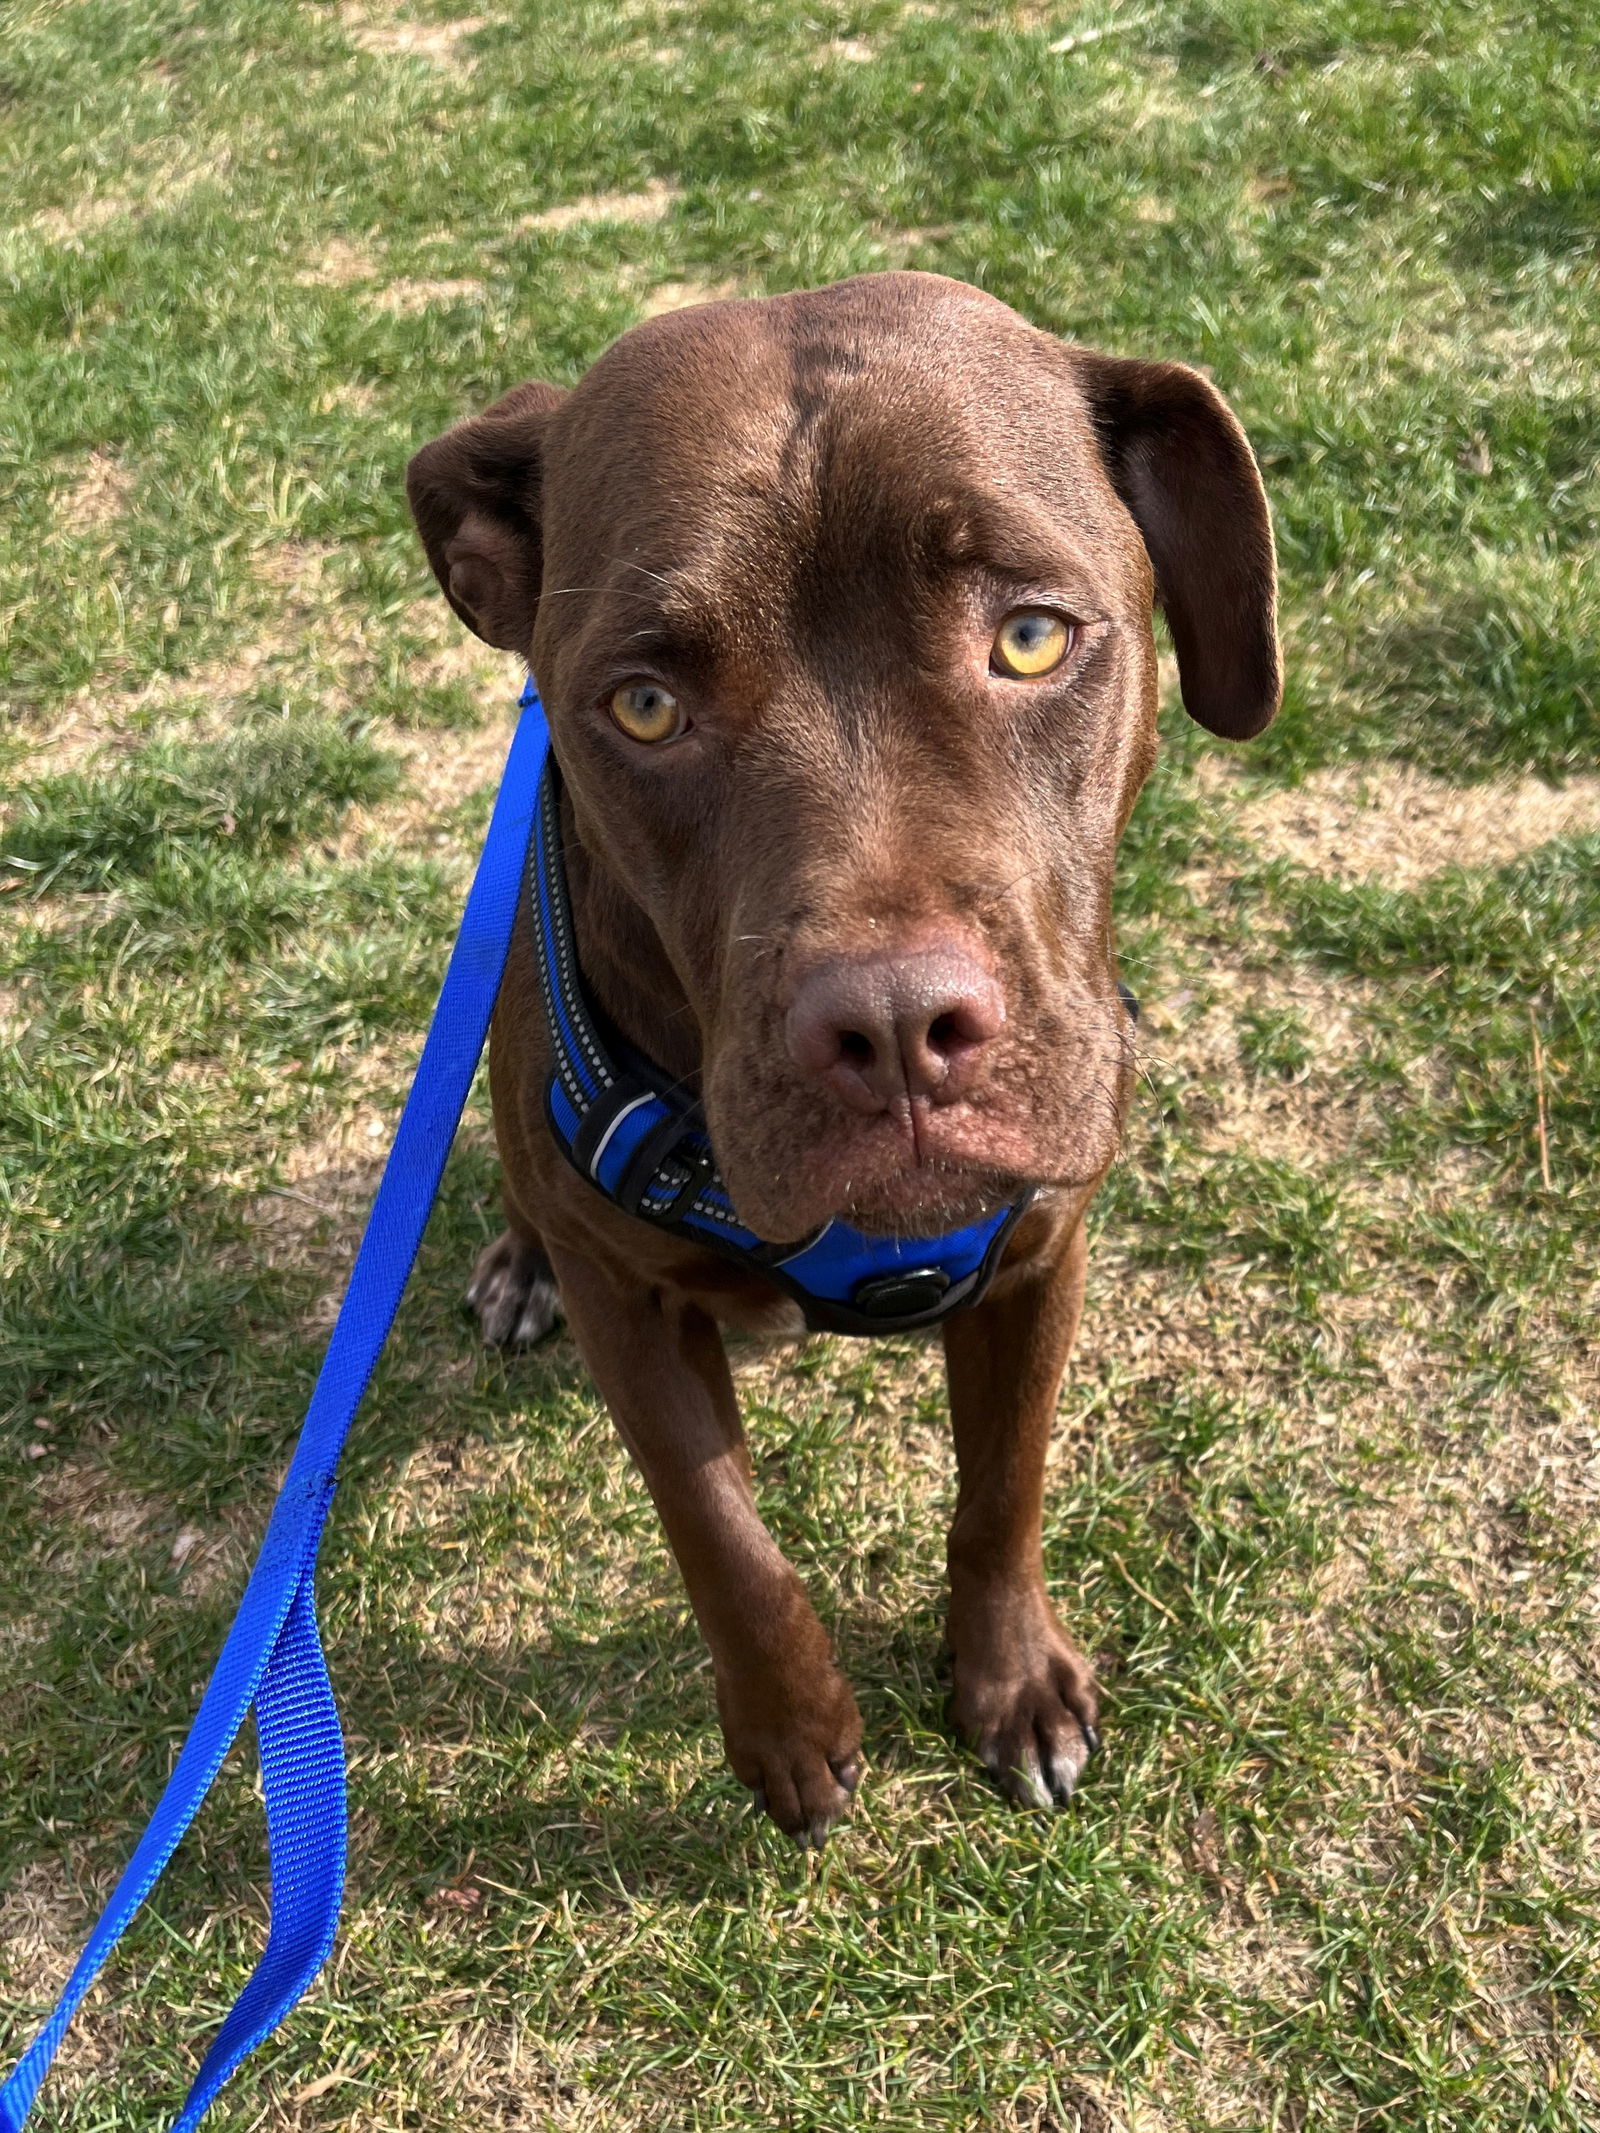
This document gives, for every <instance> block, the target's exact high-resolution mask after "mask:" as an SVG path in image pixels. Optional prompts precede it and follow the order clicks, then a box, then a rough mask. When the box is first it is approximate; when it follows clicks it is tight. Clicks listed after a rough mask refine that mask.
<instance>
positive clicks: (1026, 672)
mask: <svg viewBox="0 0 1600 2133" xmlns="http://www.w3.org/2000/svg"><path fill="white" fill-rule="evenodd" d="M1071 645H1072V624H1071V623H1070V622H1063V621H1062V619H1061V617H1060V616H1059V615H1052V614H1051V613H1050V611H1049V609H1048V608H1044V607H1019V608H1018V609H1017V610H1016V612H1015V614H1011V615H1007V617H1006V619H1005V620H1004V622H1002V623H1001V625H1000V627H999V629H998V630H997V631H996V632H995V640H994V647H993V649H992V650H991V652H990V654H989V662H990V664H991V666H993V667H994V668H995V670H996V671H997V672H998V673H1001V674H1014V675H1016V676H1017V678H1018V679H1019V680H1023V681H1032V680H1033V679H1034V678H1035V677H1036V676H1037V675H1040V674H1049V673H1052V672H1053V671H1054V670H1055V669H1056V668H1057V667H1058V666H1060V664H1061V662H1062V660H1063V659H1065V658H1066V656H1067V653H1068V651H1069V650H1070V648H1071Z"/></svg>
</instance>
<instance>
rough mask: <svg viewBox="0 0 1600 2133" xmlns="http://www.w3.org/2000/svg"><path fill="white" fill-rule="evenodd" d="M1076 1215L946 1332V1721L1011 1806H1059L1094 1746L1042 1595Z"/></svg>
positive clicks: (1075, 1665) (1085, 1685)
mask: <svg viewBox="0 0 1600 2133" xmlns="http://www.w3.org/2000/svg"><path fill="white" fill-rule="evenodd" d="M1084 1263H1085V1240H1084V1232H1083V1224H1082V1221H1081V1219H1080V1220H1079V1221H1078V1222H1077V1223H1076V1224H1075V1225H1074V1227H1073V1228H1072V1231H1071V1234H1070V1236H1069V1237H1068V1238H1067V1240H1066V1242H1065V1244H1064V1246H1063V1247H1062V1249H1061V1250H1060V1252H1059V1254H1058V1255H1057V1256H1056V1257H1055V1259H1054V1261H1053V1263H1049V1264H1045V1265H1042V1266H1040V1267H1038V1268H1036V1269H1035V1268H1029V1269H1027V1270H1026V1271H1025V1272H1023V1273H1021V1274H1020V1276H1019V1277H1016V1278H1014V1279H1013V1280H1012V1281H1011V1282H1009V1283H1007V1284H1006V1285H1005V1286H1004V1287H1003V1288H1002V1289H1001V1290H1000V1292H999V1293H998V1294H997V1295H994V1296H991V1297H988V1298H986V1299H985V1300H984V1301H983V1302H982V1303H980V1304H978V1305H977V1306H975V1307H974V1308H973V1309H972V1310H970V1311H962V1312H958V1313H957V1314H956V1315H955V1316H954V1317H953V1318H950V1319H948V1320H947V1321H946V1323H945V1329H944V1345H945V1358H946V1362H947V1365H948V1368H949V1373H950V1418H951V1423H952V1425H953V1428H954V1432H955V1447H956V1462H957V1465H958V1467H959V1469H960V1475H961V1485H960V1491H959V1494H958V1496H957V1499H956V1514H955V1518H954V1521H953V1522H952V1524H951V1528H950V1543H949V1551H950V1615H949V1625H948V1626H949V1639H950V1648H951V1651H952V1652H953V1654H954V1658H955V1690H954V1694H953V1696H952V1698H951V1706H950V1708H951V1716H952V1718H953V1719H954V1720H955V1722H956V1724H957V1725H958V1726H959V1727H960V1728H961V1730H962V1732H963V1733H964V1734H965V1735H966V1737H967V1739H968V1740H969V1741H970V1742H971V1743H972V1745H973V1746H974V1747H975V1748H976V1750H977V1752H978V1754H979V1755H980V1756H981V1758H982V1759H983V1761H984V1763H985V1764H986V1765H987V1767H988V1768H989V1769H990V1770H991V1771H992V1772H993V1773H994V1775H995V1777H996V1778H998V1780H999V1781H1000V1783H1001V1785H1002V1786H1003V1787H1004V1788H1005V1790H1006V1791H1007V1792H1008V1793H1010V1795H1011V1796H1012V1798H1013V1799H1017V1800H1021V1801H1023V1802H1024V1803H1026V1804H1029V1805H1033V1806H1039V1807H1049V1806H1052V1805H1057V1806H1064V1805H1065V1804H1066V1802H1067V1800H1068V1799H1070V1798H1071V1796H1072V1789H1073V1787H1074V1785H1075V1784H1076V1783H1077V1781H1078V1778H1079V1775H1080V1774H1081V1772H1082V1770H1083V1766H1084V1764H1085V1763H1086V1762H1087V1761H1088V1758H1089V1754H1090V1751H1091V1750H1092V1749H1093V1748H1094V1747H1096V1746H1097V1745H1098V1736H1097V1734H1096V1732H1095V1722H1096V1719H1097V1717H1098V1704H1097V1702H1096V1698H1095V1690H1094V1677H1093V1675H1092V1674H1091V1672H1090V1669H1089V1666H1088V1663H1087V1661H1086V1660H1085V1659H1084V1658H1083V1655H1082V1654H1081V1653H1080V1652H1079V1651H1078V1650H1077V1649H1076V1647H1075V1646H1074V1645H1073V1644H1072V1642H1071V1640H1070V1639H1069V1638H1068V1636H1067V1635H1066V1633H1065V1631H1064V1630H1063V1629H1062V1627H1061V1625H1060V1623H1059V1622H1058V1621H1057V1620H1056V1617H1055V1612H1054V1610H1053V1609H1052V1607H1051V1605H1050V1601H1049V1599H1048V1597H1047V1596H1046V1593H1045V1589H1044V1564H1043V1556H1042V1551H1041V1545H1040V1532H1039V1527H1040V1519H1041V1515H1042V1512H1043V1507H1044V1466H1045V1455H1046V1453H1047V1451H1048V1449H1049V1444H1050V1429H1051V1424H1052V1422H1053V1420H1054V1417H1055V1408H1056V1395H1057V1393H1058V1392H1059V1390H1060V1386H1061V1375H1062V1372H1063V1371H1064V1369H1065V1368H1066V1362H1067V1357H1068V1355H1069V1353H1070V1352H1071V1349H1072V1342H1073V1337H1074V1335H1075V1334H1076V1332H1077V1330H1078V1316H1079V1313H1080V1311H1081V1310H1082V1307H1083V1279H1084Z"/></svg>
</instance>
